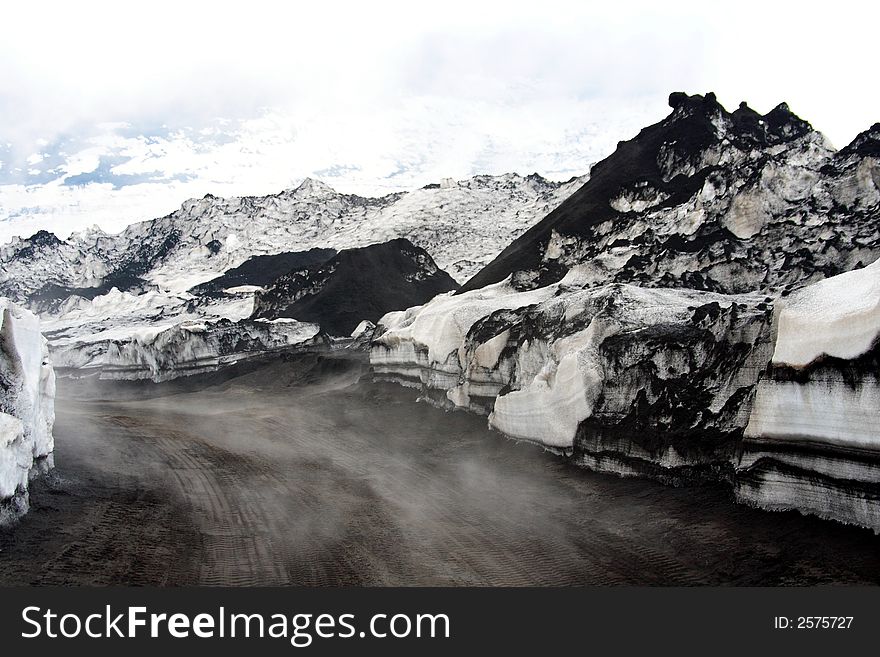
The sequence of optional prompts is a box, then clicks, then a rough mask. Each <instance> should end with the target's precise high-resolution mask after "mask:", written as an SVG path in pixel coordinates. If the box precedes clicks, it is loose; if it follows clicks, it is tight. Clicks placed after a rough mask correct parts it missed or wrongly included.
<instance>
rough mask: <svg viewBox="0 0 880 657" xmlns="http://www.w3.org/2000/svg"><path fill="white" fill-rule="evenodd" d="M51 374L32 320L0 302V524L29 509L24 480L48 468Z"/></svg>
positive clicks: (52, 443) (37, 327) (42, 340)
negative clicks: (41, 469) (39, 470)
mask: <svg viewBox="0 0 880 657" xmlns="http://www.w3.org/2000/svg"><path fill="white" fill-rule="evenodd" d="M54 399H55V373H54V370H53V368H52V365H51V364H50V363H49V361H48V350H47V346H46V339H45V338H44V337H43V336H42V335H41V333H40V323H39V320H38V318H37V317H36V315H34V314H33V313H31V312H29V311H28V310H25V309H24V308H21V307H19V306H17V305H16V304H14V303H12V302H11V301H9V299H6V298H0V523H4V522H8V521H10V520H12V519H15V518H17V517H18V516H19V515H20V514H22V513H24V512H26V511H27V509H28V492H27V491H28V480H29V477H30V476H31V474H32V473H33V472H34V471H35V469H38V468H39V467H40V466H49V465H51V464H50V463H49V461H51V454H52V451H53V449H54V447H55V441H54V438H53V435H52V425H53V424H54V421H55V407H54Z"/></svg>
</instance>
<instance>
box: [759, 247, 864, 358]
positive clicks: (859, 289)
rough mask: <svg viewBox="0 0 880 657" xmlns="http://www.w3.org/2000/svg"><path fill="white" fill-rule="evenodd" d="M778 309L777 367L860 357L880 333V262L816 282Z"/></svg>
mask: <svg viewBox="0 0 880 657" xmlns="http://www.w3.org/2000/svg"><path fill="white" fill-rule="evenodd" d="M777 305H778V307H779V309H780V312H779V333H778V337H777V340H776V351H775V352H774V354H773V362H774V364H780V365H789V366H791V367H806V366H807V365H809V364H810V363H812V362H813V361H815V360H817V359H818V358H821V357H822V356H832V357H835V358H843V359H851V358H855V357H857V356H859V355H861V354H863V353H865V352H866V351H868V350H869V349H871V347H873V346H874V344H875V343H876V341H877V337H878V335H880V260H878V261H876V262H874V263H873V264H871V265H869V266H868V267H865V268H864V269H857V270H854V271H850V272H846V273H844V274H840V275H838V276H832V277H831V278H826V279H825V280H823V281H819V282H818V283H814V284H813V285H810V286H808V287H805V288H803V289H802V290H799V291H797V292H795V293H794V294H792V295H791V296H790V297H789V298H788V299H782V300H780V301H779V303H778V304H777Z"/></svg>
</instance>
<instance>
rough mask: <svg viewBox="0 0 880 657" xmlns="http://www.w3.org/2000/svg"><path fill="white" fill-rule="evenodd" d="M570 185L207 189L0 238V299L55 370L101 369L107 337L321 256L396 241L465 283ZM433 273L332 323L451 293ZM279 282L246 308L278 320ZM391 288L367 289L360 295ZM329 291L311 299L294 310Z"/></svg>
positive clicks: (167, 322) (240, 304) (241, 292)
mask: <svg viewBox="0 0 880 657" xmlns="http://www.w3.org/2000/svg"><path fill="white" fill-rule="evenodd" d="M581 183H582V180H580V179H574V180H572V181H570V182H569V183H565V184H562V183H556V182H551V181H548V180H545V179H543V178H541V177H540V176H537V175H532V176H526V177H523V176H519V175H515V174H510V175H504V176H494V177H493V176H476V177H474V178H471V179H468V180H464V181H458V182H455V181H451V180H445V181H443V183H441V184H438V185H429V186H427V187H425V188H423V189H419V190H415V191H413V192H410V193H406V194H392V195H390V196H386V197H383V198H378V199H371V198H361V197H358V196H352V195H347V194H339V193H337V192H335V191H334V190H332V189H330V188H329V187H327V186H326V185H324V184H322V183H320V182H318V181H314V180H306V181H305V182H303V183H302V184H301V185H300V186H299V187H297V188H296V189H291V190H286V191H284V192H281V193H279V194H274V195H271V196H265V197H241V198H230V199H224V198H217V197H214V196H210V195H208V196H206V197H204V198H202V199H198V200H190V201H187V202H185V203H184V204H183V206H182V207H181V208H180V210H178V211H177V212H174V213H172V214H170V215H168V216H166V217H162V218H159V219H155V220H152V221H147V222H142V223H139V224H134V225H131V226H129V227H128V228H127V229H125V230H124V231H123V232H122V233H120V234H118V235H107V234H105V233H103V232H101V231H100V230H99V229H92V230H88V231H85V232H83V233H79V234H75V235H73V236H71V238H70V239H68V240H66V241H62V240H58V239H57V238H56V237H55V236H54V235H51V234H49V233H45V232H40V233H37V234H36V235H34V236H33V237H31V238H29V239H27V240H15V241H13V242H12V243H10V244H7V245H4V246H2V247H0V293H4V294H7V295H9V296H10V297H12V298H14V299H17V300H19V301H20V302H22V303H24V304H27V305H29V306H30V308H31V309H33V310H34V311H36V312H38V313H40V315H41V317H42V318H43V320H44V324H45V330H46V334H47V336H48V337H49V339H50V347H51V348H52V350H53V352H57V356H58V360H59V363H60V364H61V365H62V366H63V368H64V369H62V370H59V371H60V372H63V373H69V369H68V368H69V367H70V366H73V365H74V364H75V363H103V364H105V363H106V354H107V353H108V349H110V347H111V345H113V344H119V343H121V342H122V341H125V340H135V341H136V340H142V339H144V337H145V336H154V335H155V334H156V333H158V332H159V331H162V330H165V329H169V328H171V327H172V326H175V325H179V324H182V323H186V322H194V321H195V322H205V321H206V322H216V321H218V320H220V319H229V320H232V321H237V320H240V319H243V318H246V317H249V316H250V315H251V314H252V312H253V310H254V305H253V304H254V296H255V294H256V293H258V292H260V291H261V290H262V288H263V287H265V286H267V285H268V284H269V283H271V282H273V281H274V280H275V279H276V278H278V277H279V276H281V275H283V274H287V273H289V272H291V271H292V270H299V269H303V268H309V267H311V266H312V265H318V264H323V263H324V262H326V261H327V260H329V259H330V258H331V257H333V256H335V255H336V252H337V250H339V249H356V248H359V247H365V246H368V245H371V244H376V243H381V242H385V241H390V240H392V239H397V238H406V239H409V240H411V241H412V242H413V243H414V244H415V245H416V246H417V247H422V248H427V249H428V253H430V254H431V256H435V259H436V260H439V263H440V266H441V268H449V270H450V271H451V272H452V273H453V275H458V276H459V277H460V278H464V277H467V276H469V275H471V274H472V273H473V272H474V271H476V269H478V268H479V267H480V266H481V265H482V264H484V263H485V262H487V261H488V260H489V259H491V258H492V257H493V256H494V255H496V254H497V253H498V252H499V251H500V250H501V249H502V248H503V246H504V245H505V244H506V243H507V242H509V241H510V240H511V239H513V238H514V237H516V236H517V235H519V234H521V233H522V232H523V231H524V230H526V229H527V228H528V226H529V225H531V224H532V223H534V222H535V221H537V220H538V219H539V218H540V217H541V216H543V215H544V214H546V212H548V211H549V210H551V209H552V208H553V207H555V206H556V205H558V204H559V202H561V200H562V199H564V198H565V197H566V196H567V195H569V194H570V193H571V192H572V191H573V190H574V189H576V188H577V187H578V186H579V185H580V184H581ZM429 260H430V256H429ZM431 266H432V267H433V266H434V265H433V263H432V265H431ZM325 273H326V272H325ZM444 277H445V278H444ZM336 278H339V277H334V279H333V280H336ZM435 279H436V281H440V280H441V279H444V281H443V285H441V286H439V287H437V286H436V285H433V283H432V281H434V282H436V281H435ZM446 279H448V276H446V274H443V273H442V272H440V273H437V274H436V275H435V276H432V277H430V280H424V281H409V282H408V285H410V286H414V287H417V288H424V290H423V291H422V292H419V293H418V294H417V295H416V296H415V297H413V296H412V295H406V294H403V295H400V294H397V295H396V296H397V297H398V299H397V301H394V302H393V303H392V302H391V299H390V298H389V299H385V302H387V303H391V305H390V306H388V305H383V303H372V304H366V302H364V303H356V304H349V305H350V306H351V307H350V308H348V314H352V313H354V314H357V312H358V310H359V309H361V310H364V308H362V307H365V306H369V308H367V309H366V310H365V311H364V312H365V314H364V315H363V316H353V315H352V317H349V318H348V319H346V320H345V322H344V324H345V325H344V326H343V327H342V328H341V329H340V330H341V331H342V333H343V334H348V333H350V332H351V330H352V329H353V328H354V327H355V326H356V325H357V323H358V322H359V321H360V320H362V319H372V320H376V319H378V318H379V316H381V314H382V313H383V312H384V311H385V310H387V309H389V308H396V307H405V306H406V305H407V304H408V303H415V302H419V301H421V300H422V299H423V298H427V297H426V296H424V295H425V294H427V292H429V291H430V292H433V291H444V290H447V289H451V287H452V286H453V285H454V284H455V282H454V281H453V280H452V279H448V280H446ZM324 282H325V283H326V282H327V281H324ZM286 287H289V286H287V285H286V284H283V285H279V286H278V288H277V290H276V292H278V293H279V294H277V295H276V296H277V297H278V298H275V297H273V296H272V295H273V294H275V293H272V292H270V293H268V294H267V296H266V297H264V298H263V301H261V303H262V304H263V306H265V307H264V308H263V310H262V311H261V313H260V316H268V317H275V316H290V312H287V311H286V310H285V309H286V308H288V307H289V306H290V305H291V303H284V304H282V301H283V299H282V297H283V296H284V295H283V294H280V291H281V290H282V289H286ZM319 287H323V284H322V285H321V286H319ZM331 287H333V285H331ZM336 287H339V286H338V285H337V286H336ZM428 288H430V290H428ZM435 288H436V290H435ZM393 289H394V286H390V287H389V286H387V285H386V286H384V287H383V286H375V290H373V292H381V291H383V290H384V291H385V292H388V293H389V294H390V291H393ZM343 296H344V295H343ZM385 296H388V294H386V295H385ZM324 297H333V298H332V299H330V298H328V299H324ZM362 297H363V298H362V299H361V300H362V301H364V299H366V296H365V295H362ZM340 299H341V296H340V295H339V294H329V295H328V294H324V293H322V294H319V295H317V296H316V297H314V298H313V299H311V300H308V299H306V300H302V301H300V302H299V304H298V306H303V305H309V304H310V303H311V304H312V305H314V304H315V303H318V302H321V303H324V302H325V301H326V302H327V303H334V302H338V301H340ZM288 301H290V300H288ZM273 304H274V305H273ZM281 305H284V308H281V307H280V306H281ZM269 306H272V307H269ZM273 309H274V310H273ZM336 310H337V311H338V312H337V314H339V313H341V312H343V311H345V309H344V308H338V309H336ZM367 310H369V312H367ZM304 312H305V314H304V319H305V321H318V320H319V321H328V320H329V317H328V315H326V314H322V313H323V311H322V309H320V308H317V309H316V308H309V309H306V310H305V311H304ZM334 312H336V311H334ZM336 328H338V327H336V326H334V327H330V329H333V330H335V329H336Z"/></svg>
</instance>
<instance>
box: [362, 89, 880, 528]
mask: <svg viewBox="0 0 880 657" xmlns="http://www.w3.org/2000/svg"><path fill="white" fill-rule="evenodd" d="M670 106H671V107H672V110H673V111H672V113H671V114H670V115H669V116H668V117H667V118H666V119H665V120H663V121H661V122H660V123H658V124H656V125H653V126H649V127H647V128H645V129H644V130H642V132H641V133H640V134H639V135H638V136H637V137H635V138H634V139H632V140H630V141H628V142H621V144H619V146H618V149H617V151H615V153H614V154H612V155H611V156H609V157H608V158H607V159H606V160H604V161H602V162H600V163H598V164H596V165H595V166H594V167H593V168H592V170H591V173H590V179H589V180H588V181H587V182H586V183H585V184H584V185H583V186H582V187H581V188H580V189H579V190H578V191H576V192H575V193H574V194H572V195H571V196H570V197H569V198H568V199H567V200H566V201H564V202H563V203H562V204H561V205H560V206H559V207H557V208H556V209H555V210H553V211H552V212H551V213H550V214H548V215H547V217H545V218H544V219H543V220H542V221H541V222H539V223H538V224H536V225H535V226H533V227H532V228H531V229H529V230H528V231H526V232H525V233H524V234H523V235H522V236H521V237H519V238H517V239H516V240H514V241H513V242H512V243H511V244H509V245H508V246H507V248H505V249H504V251H502V252H501V254H500V255H499V256H498V257H497V258H496V259H495V260H493V261H492V262H491V263H489V264H488V265H487V266H486V267H484V268H483V269H482V270H481V271H480V272H478V273H477V274H476V275H475V276H474V277H473V278H472V279H470V280H469V281H467V282H466V283H465V284H464V285H463V286H462V288H461V289H460V290H459V291H458V292H456V293H450V294H445V295H441V296H439V297H437V298H435V299H433V300H432V301H430V302H428V303H426V304H423V305H422V306H419V307H414V308H410V309H408V310H406V311H401V312H395V313H389V314H388V315H386V316H385V317H383V318H382V320H381V321H380V322H379V324H378V326H377V329H376V331H375V334H374V339H373V343H372V347H371V353H370V360H371V367H372V370H373V376H374V378H376V379H377V380H390V381H396V382H398V383H401V384H403V385H407V386H412V387H415V388H417V389H418V390H419V391H420V394H421V398H422V399H423V400H425V401H428V402H430V403H433V404H437V405H440V406H443V407H445V408H449V409H465V410H470V411H473V412H478V413H482V414H484V415H486V417H487V422H488V424H489V426H490V427H492V428H494V429H496V430H498V431H500V432H502V433H504V434H505V435H507V436H509V437H511V438H514V439H517V440H527V441H531V442H536V443H538V444H541V445H543V446H544V447H545V448H547V449H550V450H552V451H555V452H557V453H559V454H562V455H564V456H565V457H567V458H569V459H571V460H572V461H573V462H575V463H577V464H579V465H581V466H584V467H587V468H590V469H594V470H600V471H606V472H612V473H616V474H619V475H624V476H645V477H651V478H655V479H658V480H661V481H664V482H667V483H671V484H676V485H677V484H682V483H689V482H693V481H701V480H711V481H719V480H720V481H723V482H726V483H727V484H729V485H730V486H731V487H732V488H733V490H734V493H735V496H736V499H737V500H738V501H740V502H743V503H747V504H752V505H755V506H759V507H761V508H766V509H774V510H775V509H795V510H797V511H800V512H802V513H808V514H815V515H819V516H821V517H825V518H831V519H835V520H838V521H842V522H846V523H852V524H857V525H860V526H864V527H868V528H870V529H872V530H874V531H875V532H880V513H878V500H880V450H878V447H880V440H878V437H877V436H878V434H877V429H876V418H877V416H878V412H880V389H878V387H877V385H878V378H880V376H878V372H880V362H878V360H877V339H878V333H880V282H878V272H880V264H877V260H878V256H880V249H878V241H877V240H878V233H877V219H878V216H880V124H876V125H874V126H872V127H871V128H870V129H869V130H867V131H865V132H863V133H861V134H860V135H859V136H858V137H857V138H856V139H855V140H854V141H853V142H852V143H851V144H849V145H848V146H846V147H845V148H843V149H841V150H839V151H836V150H835V149H834V148H833V147H832V146H831V145H830V144H829V143H828V142H827V140H825V138H824V137H823V136H822V135H821V134H820V133H818V132H816V131H815V130H813V129H812V127H811V126H810V125H809V124H808V123H807V122H805V121H803V120H801V119H800V118H798V117H796V116H795V115H794V114H793V113H792V112H791V110H790V109H789V108H788V106H787V105H785V104H781V105H779V106H778V107H777V108H775V109H774V110H772V111H771V112H769V113H767V114H765V115H760V114H758V113H757V112H754V111H753V110H751V109H750V108H749V107H748V106H747V105H745V104H744V103H743V104H741V105H740V107H739V109H737V110H736V111H734V112H728V111H727V110H725V109H724V108H723V107H722V106H721V105H720V104H719V103H718V102H717V100H716V99H715V97H714V95H713V94H706V95H705V96H700V95H695V96H686V95H685V94H672V95H671V96H670Z"/></svg>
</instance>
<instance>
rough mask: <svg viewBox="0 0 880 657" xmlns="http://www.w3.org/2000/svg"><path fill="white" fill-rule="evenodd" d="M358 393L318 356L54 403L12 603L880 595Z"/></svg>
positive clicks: (805, 551)
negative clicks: (467, 594)
mask: <svg viewBox="0 0 880 657" xmlns="http://www.w3.org/2000/svg"><path fill="white" fill-rule="evenodd" d="M365 373H366V364H365V363H363V362H359V361H345V360H336V359H327V358H323V357H318V356H307V357H301V358H298V359H296V360H293V361H289V362H281V361H279V362H276V363H274V364H271V365H267V366H265V367H263V368H261V369H259V370H257V371H253V372H250V373H247V374H242V375H240V376H236V377H234V378H232V379H230V380H227V381H224V382H215V383H213V384H211V385H209V386H208V387H206V388H205V389H202V390H187V387H186V386H187V385H188V384H185V383H184V384H179V383H178V384H175V385H165V386H164V387H161V386H160V387H155V386H153V387H152V388H151V390H152V391H153V393H154V394H155V393H156V392H160V393H162V396H152V397H150V398H143V397H144V396H143V394H142V393H143V391H144V390H146V389H147V388H134V389H132V391H130V393H128V394H127V396H129V397H131V398H130V399H116V400H110V399H103V400H100V398H101V397H105V396H106V392H107V390H108V388H104V389H103V390H88V389H86V388H83V386H82V384H79V385H77V386H75V387H74V386H73V385H72V384H70V383H69V382H62V387H61V389H60V397H61V399H59V401H58V405H57V422H56V442H57V451H56V466H57V467H56V469H55V470H54V471H53V473H52V474H51V475H49V476H47V477H44V478H42V479H39V480H37V481H36V482H34V486H33V488H32V492H31V504H32V509H31V512H30V513H29V514H28V515H27V516H26V517H25V518H24V520H23V521H22V522H20V523H19V524H18V525H16V526H14V527H12V528H8V529H4V530H0V549H2V551H0V584H7V585H9V584H143V585H182V584H207V585H279V584H280V585H285V584H292V585H468V584H470V585H571V584H669V585H676V584H685V585H688V584H704V583H705V584H815V583H830V582H844V583H856V582H862V583H864V582H874V583H876V582H880V550H878V547H880V539H878V538H877V537H875V536H873V535H872V534H871V533H870V532H868V531H866V530H858V529H853V528H849V527H844V526H841V525H836V524H833V523H830V522H824V521H821V520H817V519H815V518H805V517H801V516H799V515H797V514H795V513H783V514H771V513H766V512H762V511H757V510H753V509H750V508H747V507H743V506H737V505H734V504H733V501H732V496H731V494H730V493H729V492H728V491H727V490H725V489H723V488H720V487H703V488H679V489H675V488H667V487H665V486H662V485H660V484H657V483H654V482H649V481H643V480H630V479H619V478H615V477H612V476H608V475H602V474H596V473H592V472H588V471H585V470H581V469H578V468H575V467H573V466H571V465H569V464H567V463H565V462H564V461H563V460H562V459H560V458H557V457H555V456H553V455H552V454H549V453H547V452H544V451H542V450H541V449H540V448H538V447H536V446H533V445H528V444H516V443H514V442H512V441H510V440H507V439H505V438H504V437H503V436H501V435H499V434H496V433H492V432H490V431H488V430H487V429H486V422H485V418H481V417H476V416H473V415H469V414H466V413H461V412H456V413H449V412H444V411H442V410H438V409H436V408H433V407H431V406H429V405H427V404H424V403H416V401H415V398H416V393H415V392H414V391H412V390H408V389H405V388H400V387H397V386H393V385H387V384H381V385H379V384H372V383H370V382H369V381H367V380H363V379H362V378H361V377H362V376H363V375H364V374H365ZM119 390H120V391H123V392H124V390H125V388H124V387H123V386H119ZM117 396H126V395H117ZM89 398H91V399H89Z"/></svg>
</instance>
